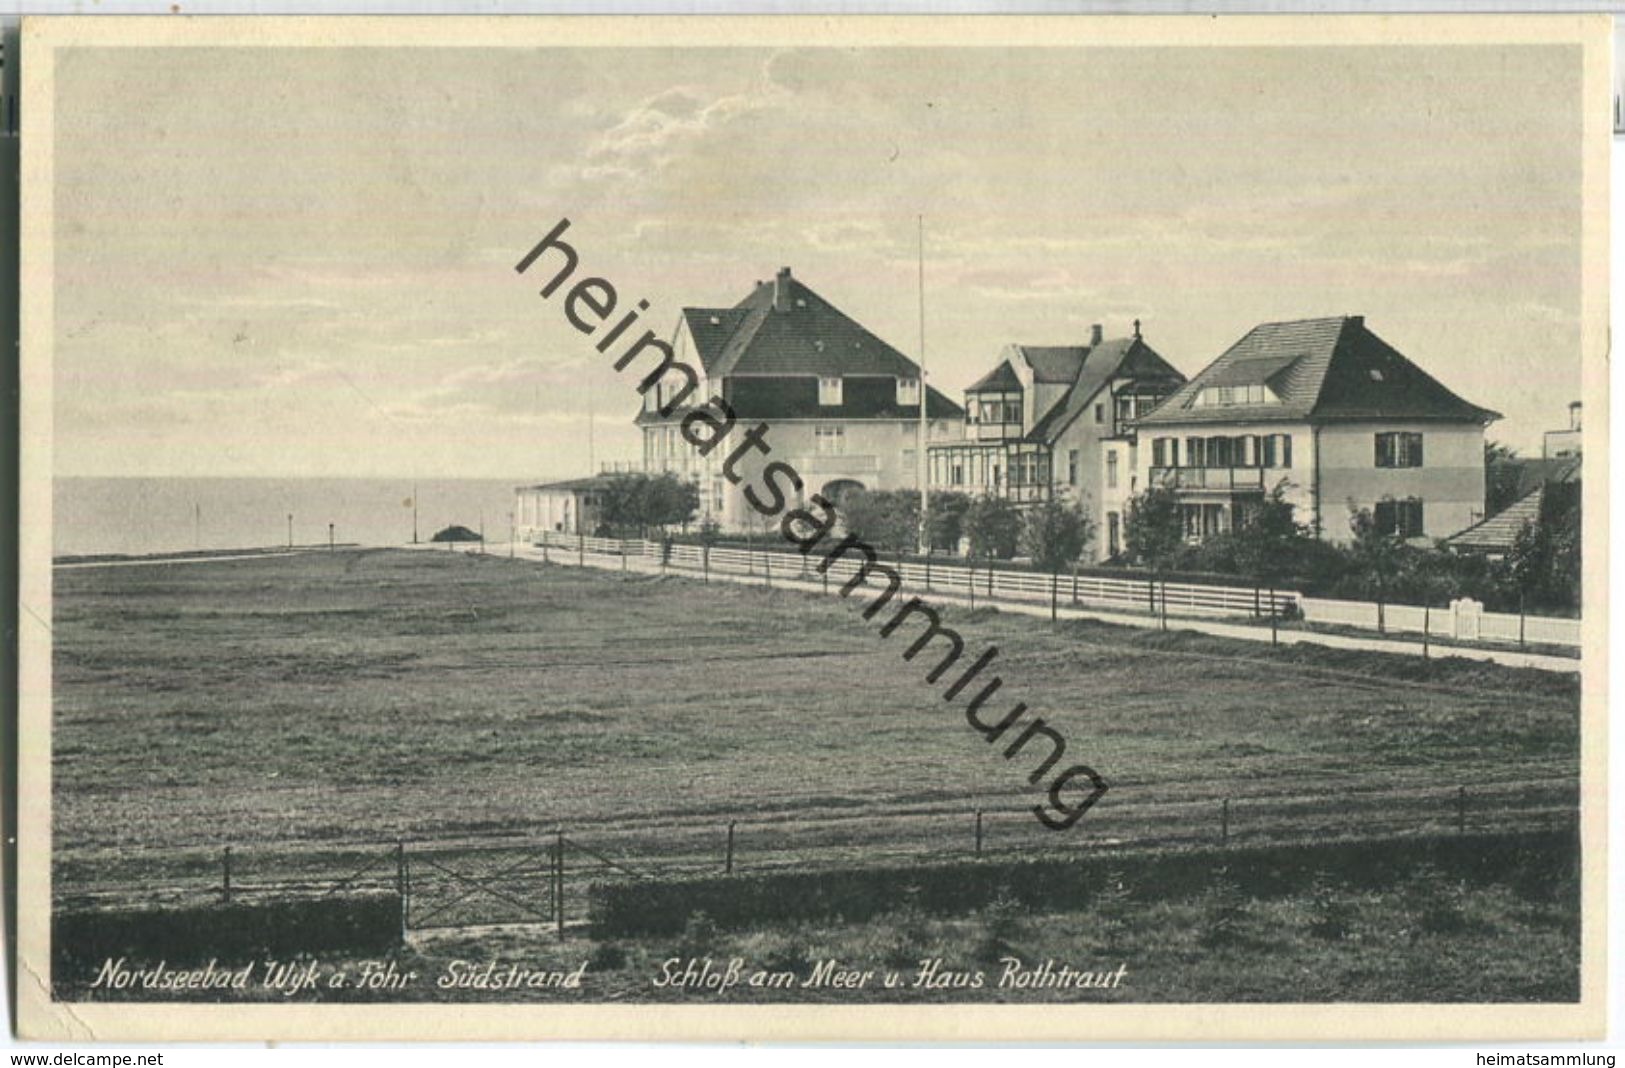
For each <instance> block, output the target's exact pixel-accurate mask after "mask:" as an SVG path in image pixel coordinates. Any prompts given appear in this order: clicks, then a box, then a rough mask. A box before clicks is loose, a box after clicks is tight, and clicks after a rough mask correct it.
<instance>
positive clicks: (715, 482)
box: [711, 478, 722, 515]
mask: <svg viewBox="0 0 1625 1068" xmlns="http://www.w3.org/2000/svg"><path fill="white" fill-rule="evenodd" d="M711 511H712V512H714V513H716V514H718V515H720V514H722V479H720V478H713V479H712V480H711Z"/></svg>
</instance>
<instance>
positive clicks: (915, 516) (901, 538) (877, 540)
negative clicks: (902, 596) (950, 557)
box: [840, 490, 920, 554]
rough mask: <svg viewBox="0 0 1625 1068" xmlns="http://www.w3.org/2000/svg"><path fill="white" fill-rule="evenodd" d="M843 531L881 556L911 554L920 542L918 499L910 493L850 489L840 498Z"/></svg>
mask: <svg viewBox="0 0 1625 1068" xmlns="http://www.w3.org/2000/svg"><path fill="white" fill-rule="evenodd" d="M840 516H841V521H842V522H843V523H845V524H846V531H847V533H848V534H851V535H852V536H854V537H857V538H862V539H863V540H864V541H865V542H867V543H869V544H870V545H871V546H873V547H874V548H876V549H879V550H880V551H881V552H884V553H893V554H897V553H906V552H912V551H913V550H914V549H915V548H917V547H918V545H919V539H920V496H919V494H917V493H915V492H913V491H911V490H853V491H852V492H850V493H847V494H844V495H843V496H842V497H841V504H840Z"/></svg>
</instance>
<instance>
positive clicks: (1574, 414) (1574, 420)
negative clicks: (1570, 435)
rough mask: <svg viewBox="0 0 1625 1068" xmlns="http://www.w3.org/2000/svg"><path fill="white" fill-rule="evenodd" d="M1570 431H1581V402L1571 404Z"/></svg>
mask: <svg viewBox="0 0 1625 1068" xmlns="http://www.w3.org/2000/svg"><path fill="white" fill-rule="evenodd" d="M1569 429H1570V430H1579V429H1580V402H1579V401H1571V402H1569Z"/></svg>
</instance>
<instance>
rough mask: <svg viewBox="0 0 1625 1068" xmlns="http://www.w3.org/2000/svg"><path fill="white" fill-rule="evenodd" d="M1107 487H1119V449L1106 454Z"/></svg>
mask: <svg viewBox="0 0 1625 1068" xmlns="http://www.w3.org/2000/svg"><path fill="white" fill-rule="evenodd" d="M1106 488H1107V489H1116V488H1117V450H1116V449H1113V450H1112V451H1111V452H1108V453H1107V454H1106Z"/></svg>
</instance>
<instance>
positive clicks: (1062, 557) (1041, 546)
mask: <svg viewBox="0 0 1625 1068" xmlns="http://www.w3.org/2000/svg"><path fill="white" fill-rule="evenodd" d="M1094 539H1095V524H1094V521H1093V520H1092V519H1090V518H1089V516H1088V515H1087V514H1086V513H1085V512H1084V510H1083V507H1082V505H1081V504H1074V505H1067V504H1062V503H1061V502H1060V501H1045V502H1044V503H1043V504H1040V505H1038V506H1036V507H1034V508H1031V509H1029V510H1028V512H1027V514H1026V516H1024V517H1023V520H1022V524H1021V551H1022V552H1024V553H1026V554H1027V555H1028V556H1030V557H1032V561H1033V566H1035V567H1037V568H1038V569H1039V570H1040V571H1046V572H1049V573H1051V574H1054V573H1057V572H1059V571H1061V570H1062V569H1064V568H1065V567H1067V566H1068V565H1069V564H1072V563H1075V562H1076V561H1077V559H1078V557H1080V556H1082V555H1083V550H1084V549H1085V548H1086V547H1087V546H1088V545H1089V543H1090V542H1092V541H1094Z"/></svg>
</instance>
